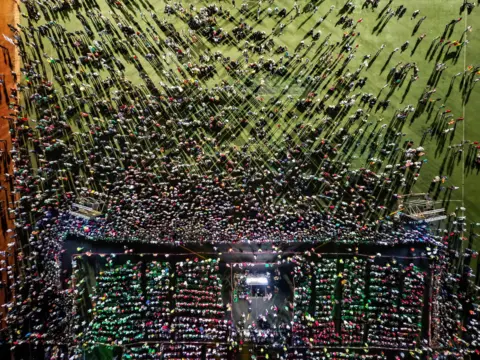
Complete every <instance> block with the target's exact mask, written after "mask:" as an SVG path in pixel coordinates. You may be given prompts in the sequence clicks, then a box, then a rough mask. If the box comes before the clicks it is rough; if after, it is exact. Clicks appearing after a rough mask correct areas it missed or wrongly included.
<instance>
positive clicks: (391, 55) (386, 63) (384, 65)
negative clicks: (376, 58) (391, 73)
mask: <svg viewBox="0 0 480 360" xmlns="http://www.w3.org/2000/svg"><path fill="white" fill-rule="evenodd" d="M393 54H394V52H393V51H392V52H391V53H390V55H389V56H388V59H387V61H385V64H383V67H382V69H381V70H380V74H381V73H383V72H384V71H385V69H386V68H387V66H388V63H389V62H390V60H391V59H392V57H393Z"/></svg>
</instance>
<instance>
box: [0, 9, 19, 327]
mask: <svg viewBox="0 0 480 360" xmlns="http://www.w3.org/2000/svg"><path fill="white" fill-rule="evenodd" d="M19 16H20V13H19V11H18V8H17V4H16V3H15V2H14V0H4V1H1V2H0V50H1V52H2V54H1V61H0V74H3V80H4V85H3V86H0V185H1V186H3V187H4V188H6V190H7V191H5V190H3V189H1V190H0V252H3V251H7V249H8V246H7V244H8V243H9V242H12V241H13V240H14V239H11V238H10V235H11V234H13V233H7V230H8V229H13V228H14V225H13V221H12V220H10V219H9V216H8V205H10V203H11V196H10V194H8V197H9V198H8V199H7V192H8V193H10V190H11V189H10V183H9V182H8V181H5V180H6V178H5V173H6V172H9V173H10V174H11V173H12V164H11V163H10V165H9V166H6V162H5V161H4V160H5V159H6V156H7V152H6V150H7V151H9V150H10V148H11V141H10V134H9V125H8V120H7V119H4V118H3V116H9V113H10V111H9V108H8V104H9V102H10V100H11V98H9V95H10V89H11V88H12V87H14V86H15V82H14V80H13V76H12V74H11V71H12V70H14V71H16V73H17V74H20V62H19V59H18V56H17V55H16V52H15V47H14V46H13V45H12V44H10V43H9V42H8V41H6V40H5V39H4V37H3V34H5V35H7V36H9V37H10V38H13V35H12V33H11V31H10V29H9V28H8V26H7V24H12V25H16V24H17V23H18V22H19ZM5 141H6V142H5ZM11 250H13V248H11ZM1 260H6V261H7V263H8V265H13V264H14V261H15V257H14V254H13V253H12V256H8V253H7V254H5V253H0V261H1ZM5 267H6V266H5V264H0V268H5ZM0 277H1V279H2V286H1V288H0V304H4V303H5V301H10V300H11V293H7V287H9V285H11V280H10V281H9V279H8V274H7V272H6V271H1V272H0ZM0 312H1V313H2V322H1V326H0V328H3V327H5V325H6V324H5V321H4V316H5V310H4V308H3V307H2V308H0Z"/></svg>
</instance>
